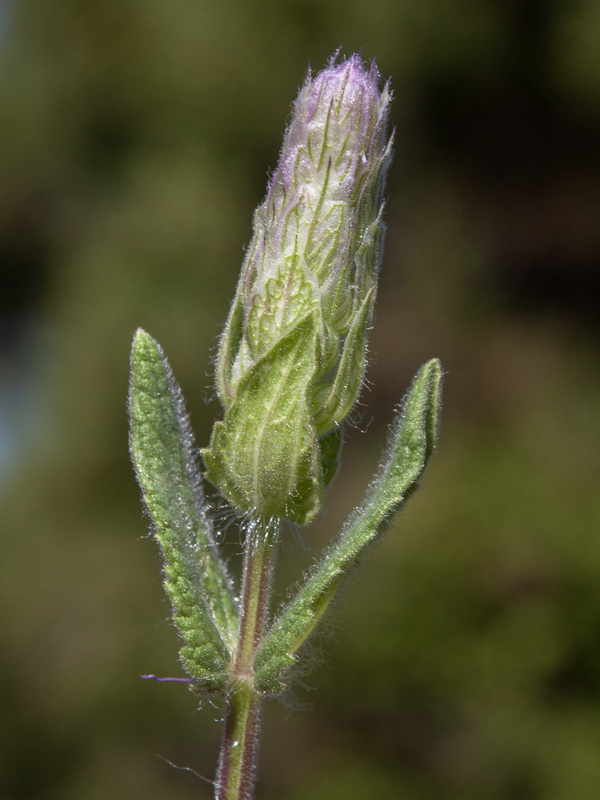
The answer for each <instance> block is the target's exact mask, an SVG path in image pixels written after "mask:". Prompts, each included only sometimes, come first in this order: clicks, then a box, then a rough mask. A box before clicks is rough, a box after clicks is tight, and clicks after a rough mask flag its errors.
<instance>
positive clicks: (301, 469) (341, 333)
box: [204, 53, 391, 524]
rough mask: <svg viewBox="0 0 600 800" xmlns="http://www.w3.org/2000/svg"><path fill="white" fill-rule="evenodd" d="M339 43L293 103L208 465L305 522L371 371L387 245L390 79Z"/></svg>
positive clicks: (262, 216)
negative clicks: (340, 54)
mask: <svg viewBox="0 0 600 800" xmlns="http://www.w3.org/2000/svg"><path fill="white" fill-rule="evenodd" d="M379 81H380V77H379V72H378V71H377V67H376V66H375V63H374V62H372V63H371V65H370V67H369V68H368V69H365V67H364V66H363V63H362V60H361V58H360V56H359V55H353V56H351V57H350V58H348V59H347V60H346V61H343V62H342V63H339V64H338V63H337V53H336V55H335V56H334V57H333V58H332V60H331V61H330V62H329V65H328V66H327V67H326V68H325V69H324V70H323V71H322V72H321V73H319V74H318V75H317V76H315V77H314V78H312V77H311V75H310V73H309V75H308V77H307V78H306V81H305V83H304V85H303V87H302V89H301V91H300V94H299V96H298V98H297V100H296V102H295V104H294V108H293V111H292V116H291V121H290V125H289V127H288V129H287V131H286V134H285V137H284V142H283V147H282V150H281V154H280V158H279V164H278V166H277V169H276V170H275V172H274V174H273V176H272V178H271V180H270V181H269V184H268V187H267V196H266V198H265V200H264V202H263V203H262V205H260V206H259V207H258V209H257V210H256V212H255V214H254V226H253V227H254V232H253V237H252V241H251V243H250V245H249V247H248V250H247V253H246V257H245V259H244V263H243V265H242V272H241V276H240V280H239V283H238V287H237V292H236V296H235V299H234V302H233V305H232V309H231V312H230V314H229V318H228V321H227V324H226V327H225V331H224V333H223V336H222V339H221V343H220V349H219V354H218V360H217V386H218V391H219V396H220V399H221V402H222V403H223V406H224V410H225V416H224V419H223V421H222V422H217V423H216V424H215V427H214V429H213V434H212V437H211V441H210V445H209V447H208V448H207V449H206V450H204V460H205V465H206V468H207V477H208V478H209V479H210V480H211V481H212V482H213V483H214V484H215V485H216V486H217V488H218V489H219V491H220V492H221V493H222V494H223V495H224V497H225V498H226V499H227V500H228V501H229V502H230V503H231V504H232V505H233V506H234V507H235V508H237V509H238V510H240V511H241V512H243V513H251V514H254V515H256V516H258V517H262V518H270V517H286V518H288V519H291V520H293V521H294V522H296V523H299V524H307V523H308V522H310V520H311V519H312V518H313V517H314V516H315V514H317V513H318V512H319V510H320V508H321V506H322V501H323V494H324V491H325V488H326V486H327V484H328V483H329V481H330V480H331V478H332V477H333V474H334V472H335V465H336V463H337V456H338V450H339V446H340V442H341V435H340V428H341V425H342V423H343V421H344V419H345V417H346V416H347V414H348V413H349V411H350V409H351V408H352V406H353V404H354V402H355V401H356V399H357V396H358V394H359V392H360V388H361V385H362V382H363V377H364V369H365V354H366V341H367V335H368V331H369V328H370V325H371V321H372V316H373V303H374V300H375V295H376V288H377V277H378V272H379V264H380V260H381V253H382V248H383V236H384V226H383V222H382V212H383V192H384V188H385V178H386V173H387V169H388V166H389V162H390V159H391V137H388V133H387V118H388V109H389V103H390V99H391V96H390V92H389V86H388V84H387V83H386V84H385V86H384V88H383V90H380V89H379Z"/></svg>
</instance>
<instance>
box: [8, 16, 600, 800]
mask: <svg viewBox="0 0 600 800" xmlns="http://www.w3.org/2000/svg"><path fill="white" fill-rule="evenodd" d="M338 47H341V49H342V53H343V54H346V55H349V54H350V53H351V52H354V51H356V50H359V49H361V48H362V50H363V53H364V56H365V58H367V59H371V58H372V57H373V56H375V57H376V58H377V61H378V65H379V67H380V70H381V72H382V74H383V76H385V77H387V76H388V75H391V76H392V79H393V88H394V92H395V102H394V106H393V121H394V124H395V125H396V127H397V147H396V157H395V161H394V164H393V167H392V171H391V175H390V178H389V202H388V207H387V223H388V237H387V248H386V255H385V262H384V267H383V272H382V277H381V291H380V297H379V300H378V306H377V317H376V326H375V329H374V331H373V335H372V342H371V357H370V370H369V386H368V388H367V389H366V390H365V392H364V393H363V397H362V402H361V405H360V407H359V408H358V411H357V412H356V414H355V415H354V421H355V424H354V425H353V426H352V427H351V428H350V429H349V430H348V433H347V442H346V446H345V451H344V459H343V466H342V471H341V473H340V475H339V476H338V478H337V480H336V482H335V484H334V486H333V487H332V489H331V492H330V496H329V511H328V514H327V516H325V517H324V518H323V519H322V520H319V522H318V523H317V524H315V526H314V528H313V529H312V530H310V531H308V532H306V533H305V534H303V536H302V539H300V538H299V537H298V536H296V535H294V533H293V532H289V533H288V534H287V536H286V541H285V544H284V547H283V549H282V554H281V560H280V578H281V587H285V585H286V584H289V583H290V582H293V581H294V580H296V579H297V578H298V577H299V575H300V574H301V572H302V570H303V568H304V567H305V566H306V565H307V564H308V563H309V561H310V559H311V557H312V556H311V550H313V551H315V550H318V549H319V548H320V547H321V546H322V545H323V544H324V543H325V542H326V541H327V540H328V538H329V537H330V536H331V535H332V533H333V532H334V531H335V530H336V529H337V527H338V525H339V524H340V522H341V521H342V520H343V518H344V516H345V515H346V513H347V512H348V510H349V509H350V508H351V507H352V505H353V504H354V503H355V502H356V501H357V500H358V499H359V498H360V496H361V494H362V492H363V489H364V487H365V485H366V484H367V482H368V480H369V477H370V475H371V473H372V471H373V469H374V467H375V465H376V463H377V459H378V455H379V452H380V449H381V447H382V445H383V442H384V440H385V430H386V426H387V425H388V423H389V421H390V419H391V412H392V408H393V406H394V404H395V403H396V402H397V401H398V400H399V398H400V397H401V395H402V393H403V391H404V389H405V388H406V385H407V384H408V382H409V380H410V378H411V376H412V375H413V374H414V372H415V371H416V369H417V368H418V366H419V365H420V364H421V363H422V362H423V361H425V360H426V359H428V358H430V357H433V356H439V357H440V358H441V359H442V362H443V364H444V367H445V370H446V371H447V382H446V403H445V409H444V414H443V425H442V439H441V444H440V448H439V452H438V454H437V455H436V457H435V459H434V460H433V462H432V463H431V464H430V467H429V468H428V470H427V472H426V474H425V477H424V480H423V482H422V488H421V490H420V491H419V492H418V493H417V495H416V496H415V497H414V498H413V499H412V501H411V503H410V504H409V507H408V509H407V510H406V511H405V512H404V514H403V515H402V516H401V518H399V520H398V523H397V524H396V526H395V529H394V530H393V531H392V532H390V534H389V535H388V536H387V538H386V539H385V540H384V541H383V542H382V543H381V544H380V545H379V546H377V547H376V548H374V550H373V551H372V553H371V554H370V556H369V557H368V558H367V559H365V560H366V562H367V563H366V564H365V565H363V567H362V568H361V570H359V571H358V572H357V573H356V575H355V577H354V579H353V581H352V583H351V586H350V587H349V590H348V591H346V592H345V593H344V597H343V601H342V602H341V603H339V604H338V606H337V608H336V611H335V613H334V614H333V615H332V616H331V617H330V619H329V621H328V622H327V623H326V624H325V626H324V628H323V629H322V631H321V635H320V636H319V637H317V639H316V640H315V644H314V645H313V647H312V650H311V651H310V652H309V654H308V656H307V659H306V660H305V662H304V666H305V667H306V670H305V671H303V672H302V674H301V675H300V677H299V680H298V681H297V683H296V684H295V685H294V688H293V692H292V694H291V695H290V697H289V698H287V701H286V704H285V705H284V706H282V705H281V704H279V703H278V702H277V701H272V702H270V703H269V704H268V707H267V710H266V719H265V735H264V743H263V748H262V758H261V769H260V782H259V797H260V798H261V800H275V799H277V800H342V799H343V800H354V798H356V800H371V798H372V799H373V800H375V798H377V800H382V799H383V800H386V799H387V798H390V799H394V798H399V799H400V800H437V799H438V798H439V800H442V798H443V799H444V800H459V798H460V800H500V799H502V800H505V799H506V800H508V799H509V798H510V800H534V799H537V798H539V799H540V800H542V799H543V800H592V799H594V800H596V798H598V796H599V792H600V789H599V787H600V531H599V528H600V494H599V491H598V477H599V474H600V452H599V441H600V418H599V415H598V406H599V399H600V369H599V359H598V356H599V346H600V319H599V316H598V296H599V295H598V288H599V284H600V278H599V276H600V272H599V267H600V263H599V262H600V224H599V219H600V213H599V212H600V180H599V178H600V157H599V151H598V142H599V133H600V5H599V4H598V2H597V0H444V2H439V3H435V2H431V1H430V0H368V2H362V0H344V2H341V0H305V2H302V1H301V0H289V1H286V2H273V1H272V0H271V2H267V0H223V1H222V2H219V3H217V2H208V0H168V2H167V0H144V2H142V1H141V0H118V1H117V0H104V2H102V3H94V2H85V0H53V2H48V0H20V2H18V1H17V0H13V2H10V1H9V0H0V107H1V108H2V113H1V118H0V137H1V141H2V147H1V148H0V174H1V182H0V205H1V214H0V261H1V264H2V292H1V296H0V312H1V321H0V334H1V340H0V347H1V349H0V379H1V389H0V425H1V428H2V434H1V436H0V479H1V482H2V489H1V491H2V509H1V511H0V515H1V520H2V522H1V529H2V530H1V558H0V614H1V629H0V636H1V649H0V687H1V692H2V696H3V712H2V715H1V718H0V719H1V722H0V725H1V727H2V730H1V744H0V747H1V751H0V796H1V797H2V798H9V799H10V800H18V799H20V798H23V800H25V798H27V799H28V800H29V799H30V798H31V800H33V799H34V798H35V800H104V799H105V798H109V797H123V798H125V797H133V798H138V797H139V798H144V800H187V799H188V798H190V799H191V798H207V799H208V798H209V797H210V796H211V787H210V785H209V784H208V783H206V782H205V781H203V780H202V779H201V778H199V777H198V776H197V775H195V774H193V773H192V772H190V771H189V770H185V769H184V770H181V769H176V768H174V767H173V766H171V765H170V764H169V762H172V764H174V765H176V766H179V767H189V768H191V769H193V770H194V771H195V772H197V773H199V775H201V776H205V777H206V778H208V779H210V778H212V775H213V771H214V765H215V760H216V755H217V751H218V744H219V738H220V733H221V731H220V725H219V724H218V723H217V721H216V720H218V719H219V718H220V717H221V715H222V708H221V707H220V706H219V704H216V706H213V705H212V704H210V703H205V704H204V705H203V706H202V707H201V708H200V709H199V708H198V703H197V700H196V698H194V696H193V695H191V694H190V693H189V692H187V690H186V689H185V688H184V687H181V686H178V685H159V684H154V683H148V682H144V681H141V680H139V677H138V676H139V674H140V673H144V672H155V673H158V674H163V675H173V674H180V668H179V666H178V663H177V658H176V653H177V638H176V635H175V633H174V631H173V630H172V629H171V627H170V624H169V622H168V615H169V609H168V604H167V602H166V600H165V598H164V596H163V592H162V587H161V579H160V565H159V559H158V556H157V553H156V549H155V547H154V544H153V542H152V541H151V540H150V539H149V538H147V536H146V533H147V520H146V519H144V517H143V515H142V512H141V509H140V503H139V498H138V491H137V487H136V485H135V483H134V479H133V476H132V471H131V468H130V465H129V462H128V456H127V432H126V415H125V396H126V386H127V368H128V364H127V360H128V348H129V343H130V340H131V336H132V334H133V331H134V329H135V328H136V326H138V325H142V326H143V327H145V328H146V329H147V330H149V331H150V332H151V333H152V334H153V335H154V336H155V337H156V338H157V339H158V340H159V341H160V342H161V343H162V344H163V346H164V348H165V349H166V351H167V353H168V355H169V357H170V360H171V363H172V365H173V367H174V370H175V373H176V375H177V377H178V379H179V381H180V383H181V384H182V386H183V388H184V391H185V394H186V396H187V399H188V405H189V408H190V411H191V413H192V418H193V421H194V425H195V429H196V432H197V435H198V440H199V443H201V444H204V443H206V442H207V439H208V436H209V433H210V428H211V423H212V420H213V419H214V418H215V417H216V416H217V415H218V414H219V406H218V404H217V403H216V402H215V398H214V391H213V388H212V376H211V370H212V365H211V359H212V357H213V356H214V352H215V346H216V342H217V337H218V334H219V331H220V329H221V326H222V324H223V322H224V319H225V316H226V313H227V310H228V304H229V301H230V299H231V297H232V295H233V291H234V286H235V282H236V278H237V273H238V270H239V266H240V263H241V259H242V254H243V247H244V245H245V244H246V243H247V242H248V241H249V238H250V233H251V214H252V211H253V209H254V207H255V206H256V205H257V204H258V203H259V202H260V201H261V200H262V197H263V195H264V190H265V184H266V176H267V173H268V171H269V170H272V169H273V168H274V167H275V164H276V161H277V154H278V151H279V147H280V144H281V138H282V134H283V129H284V125H285V121H286V117H287V114H288V111H289V107H290V103H291V101H292V100H293V98H294V96H295V94H296V92H297V89H298V87H299V86H300V84H301V82H302V79H303V76H304V74H305V71H306V68H307V65H308V63H309V62H310V64H311V65H312V66H313V68H314V69H319V68H321V66H323V65H324V63H325V62H326V60H327V59H328V57H329V56H330V54H331V53H332V52H333V51H334V50H336V49H337V48H338ZM229 538H230V541H229V544H228V554H229V556H230V557H231V558H232V560H235V557H236V556H237V555H238V553H239V549H240V548H239V544H238V543H237V542H236V534H235V532H230V537H229ZM283 593H284V589H283V588H280V590H279V594H280V595H281V594H283ZM309 667H313V668H314V669H313V670H312V671H310V670H309Z"/></svg>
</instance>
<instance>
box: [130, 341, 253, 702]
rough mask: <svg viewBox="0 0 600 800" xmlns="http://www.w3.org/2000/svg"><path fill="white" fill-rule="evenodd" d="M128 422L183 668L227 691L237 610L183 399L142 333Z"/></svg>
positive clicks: (206, 685) (158, 351)
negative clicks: (160, 555) (208, 509)
mask: <svg viewBox="0 0 600 800" xmlns="http://www.w3.org/2000/svg"><path fill="white" fill-rule="evenodd" d="M129 415H130V449H131V457H132V460H133V464H134V467H135V470H136V474H137V479H138V482H139V484H140V488H141V490H142V495H143V499H144V503H145V505H146V508H147V509H148V512H149V514H150V518H151V520H152V523H153V527H154V535H155V537H156V539H157V541H158V543H159V545H160V547H161V550H162V553H163V557H164V576H165V590H166V592H167V594H168V595H169V597H170V599H171V603H172V606H173V620H174V622H175V624H176V626H177V628H178V629H179V632H180V634H181V636H182V638H183V640H184V643H185V644H184V646H183V647H182V650H181V660H182V663H183V665H184V667H185V669H186V670H187V671H188V672H189V674H190V675H191V676H192V677H193V678H194V679H195V681H196V682H197V684H198V689H199V690H203V691H207V692H217V691H222V690H223V688H224V687H225V685H226V682H227V666H228V663H229V660H230V656H231V653H232V651H233V649H234V647H235V639H236V635H237V627H238V611H237V607H236V602H235V600H234V596H233V592H232V586H231V582H230V579H229V577H228V575H227V572H226V570H225V566H224V564H223V562H222V560H221V558H220V555H219V551H218V548H217V545H216V543H215V541H214V539H213V536H212V531H211V526H210V522H209V519H208V517H207V514H206V510H205V503H204V497H203V492H202V486H201V483H200V470H199V468H198V465H197V458H196V452H197V451H196V447H195V444H194V439H193V434H192V431H191V427H190V423H189V418H188V416H187V413H186V410H185V406H184V401H183V397H182V394H181V391H180V389H179V387H178V385H177V383H176V382H175V379H174V377H173V374H172V372H171V369H170V367H169V364H168V362H167V359H166V357H165V355H164V353H163V351H162V348H161V347H160V345H159V344H158V343H157V342H156V341H155V340H154V339H152V337H151V336H149V335H148V334H147V333H146V332H145V331H143V330H141V329H138V331H137V332H136V334H135V337H134V340H133V347H132V351H131V383H130V392H129Z"/></svg>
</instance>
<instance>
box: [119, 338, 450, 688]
mask: <svg viewBox="0 0 600 800" xmlns="http://www.w3.org/2000/svg"><path fill="white" fill-rule="evenodd" d="M131 365H132V370H131V389H130V417H131V453H132V458H133V461H134V464H135V468H136V472H137V477H138V481H139V484H140V487H141V489H142V494H143V498H144V503H145V505H146V507H147V509H148V512H149V514H150V517H151V520H152V523H153V527H154V533H155V536H156V538H157V540H158V542H159V544H160V546H161V549H162V553H163V557H164V575H165V589H166V591H167V593H168V595H169V597H170V599H171V603H172V607H173V620H174V622H175V624H176V626H177V628H178V629H179V632H180V634H181V637H182V639H183V642H184V645H183V647H182V650H181V660H182V663H183V665H184V667H185V669H186V671H187V672H188V673H189V675H190V676H191V678H192V681H193V683H194V685H195V686H196V688H197V689H198V691H201V692H206V693H219V692H226V691H227V687H228V685H229V681H230V677H231V676H230V666H231V664H232V660H233V656H234V653H235V647H236V636H237V628H238V623H239V620H238V607H237V602H236V599H235V592H234V588H233V585H232V581H231V579H230V578H229V576H228V574H227V570H226V567H225V564H224V562H223V560H222V559H221V557H220V554H219V548H218V545H217V543H216V541H215V537H214V535H213V530H212V523H211V520H210V516H209V511H208V509H207V506H206V502H205V499H204V496H203V491H202V485H201V480H202V479H201V475H200V470H199V466H198V457H197V453H198V451H197V449H196V446H195V444H194V439H193V435H192V431H191V428H190V423H189V419H188V417H187V414H186V411H185V407H184V403H183V398H182V395H181V391H180V389H179V387H178V386H177V384H176V382H175V380H174V378H173V375H172V372H171V370H170V368H169V365H168V363H167V360H166V358H165V356H164V354H163V351H162V349H161V347H160V345H159V344H158V343H157V342H156V341H154V339H152V337H151V336H149V335H148V334H147V333H146V332H145V331H143V330H141V329H140V330H138V331H137V333H136V336H135V339H134V344H133V350H132V359H131ZM441 378H442V373H441V367H440V364H439V362H438V361H437V360H432V361H429V362H427V363H426V364H425V365H424V366H423V367H421V369H420V370H419V372H418V373H417V375H416V377H415V379H414V381H413V384H412V386H411V388H410V390H409V392H408V393H407V395H406V397H405V399H404V401H403V403H402V405H401V407H400V408H399V410H398V412H397V414H396V419H395V421H394V423H393V426H392V429H391V431H390V441H389V444H388V448H387V451H386V453H385V455H384V459H383V462H382V464H381V466H380V468H379V471H378V473H377V475H376V476H375V478H374V479H373V481H372V483H371V485H370V486H369V488H368V490H367V492H366V496H365V498H364V500H363V502H362V503H361V504H360V505H359V506H358V507H357V508H356V509H355V510H354V512H353V513H352V514H351V515H350V517H349V519H348V520H347V522H346V524H345V525H344V526H343V528H342V530H341V531H340V533H339V534H338V535H337V537H336V538H335V539H334V540H333V541H332V543H331V544H330V545H329V547H328V548H327V549H326V551H325V552H324V553H323V555H322V557H321V559H320V560H319V562H318V563H317V564H316V565H315V566H314V567H313V569H312V570H311V572H310V573H309V574H308V575H307V576H306V577H305V579H304V582H303V583H302V585H301V587H300V588H299V590H298V591H297V593H296V596H295V597H294V598H293V599H292V600H291V601H290V602H289V603H288V604H287V605H286V606H285V607H284V608H283V609H282V610H281V612H280V613H279V615H278V616H277V618H276V619H275V621H274V622H273V623H272V624H271V626H270V628H269V629H268V630H267V633H266V635H265V637H264V639H263V641H262V643H261V645H260V646H259V648H258V650H257V652H256V657H255V688H256V690H257V691H261V692H265V693H277V692H279V691H281V690H282V689H283V688H284V684H283V682H282V681H283V679H284V677H285V674H286V672H287V671H288V669H289V667H291V666H292V665H293V663H294V661H295V657H296V655H295V654H296V652H297V650H298V648H299V647H300V646H301V645H302V643H303V642H304V641H305V640H306V638H307V637H308V636H309V634H310V633H311V631H312V630H313V628H314V627H315V625H316V624H317V622H318V621H319V619H320V618H321V616H322V614H323V612H324V611H325V609H326V608H327V606H328V604H329V602H330V601H331V599H332V598H333V595H334V593H335V591H336V589H337V588H338V586H339V585H340V583H341V581H342V580H343V578H344V577H345V576H346V575H347V574H348V572H349V571H350V570H351V569H352V567H353V565H354V564H355V563H356V561H357V559H358V557H359V556H360V554H361V552H362V551H363V550H364V548H365V547H366V546H367V545H368V544H369V543H370V542H371V541H372V540H373V539H374V538H375V537H377V536H378V535H379V534H380V533H381V532H382V531H383V530H384V529H385V527H386V524H387V523H388V522H389V521H390V519H391V517H392V516H393V514H394V513H395V512H396V511H397V510H398V509H399V508H400V506H401V505H402V504H403V502H404V501H405V500H406V499H407V498H408V496H409V495H410V493H411V491H412V490H413V488H414V487H415V485H416V483H417V480H418V478H419V476H420V474H421V472H422V471H423V469H424V467H425V465H426V463H427V460H428V458H429V456H430V455H431V453H432V451H433V449H434V447H435V442H436V439H437V431H438V418H439V407H440V392H441Z"/></svg>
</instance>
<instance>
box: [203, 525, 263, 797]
mask: <svg viewBox="0 0 600 800" xmlns="http://www.w3.org/2000/svg"><path fill="white" fill-rule="evenodd" d="M246 537H247V538H246V544H245V550H246V556H245V560H244V572H243V575H242V601H241V615H240V628H239V637H238V647H237V651H236V655H235V659H234V662H233V670H232V679H231V685H230V690H229V693H228V696H227V716H226V719H225V732H224V735H223V743H222V746H221V754H220V758H219V768H218V771H217V779H216V795H215V797H216V800H252V797H253V795H254V782H255V774H256V762H257V758H258V740H259V736H260V712H261V705H262V696H261V694H260V692H257V691H256V689H255V688H254V656H255V654H256V650H257V648H258V646H259V644H260V642H261V640H262V635H263V630H264V626H265V620H266V616H267V613H268V610H269V600H270V595H271V578H272V573H273V561H274V555H275V547H276V544H277V529H276V527H273V526H270V525H269V524H268V523H264V522H261V521H258V522H253V523H251V525H250V526H249V528H248V530H247V533H246Z"/></svg>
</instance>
